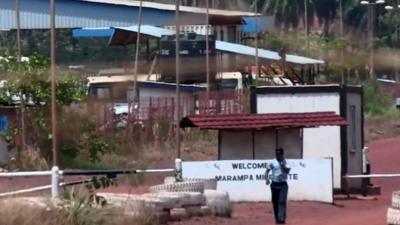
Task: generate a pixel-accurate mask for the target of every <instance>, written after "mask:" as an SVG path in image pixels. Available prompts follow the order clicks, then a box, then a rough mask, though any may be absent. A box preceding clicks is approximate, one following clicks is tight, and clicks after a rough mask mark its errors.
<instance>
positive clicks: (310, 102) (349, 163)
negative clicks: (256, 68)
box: [251, 85, 367, 193]
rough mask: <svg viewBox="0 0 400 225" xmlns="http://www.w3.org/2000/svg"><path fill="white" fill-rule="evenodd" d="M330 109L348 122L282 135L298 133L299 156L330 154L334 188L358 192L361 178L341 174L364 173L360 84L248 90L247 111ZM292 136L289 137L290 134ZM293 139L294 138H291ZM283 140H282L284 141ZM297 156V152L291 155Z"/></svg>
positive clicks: (295, 111) (261, 112)
mask: <svg viewBox="0 0 400 225" xmlns="http://www.w3.org/2000/svg"><path fill="white" fill-rule="evenodd" d="M320 111H333V112H335V113H336V114H338V115H340V116H341V117H343V118H345V119H346V120H347V122H348V126H340V127H339V126H329V127H327V126H320V127H315V128H304V129H303V130H302V131H301V132H300V134H299V131H293V130H292V131H290V132H288V131H285V134H283V136H284V137H282V138H285V137H294V136H298V135H301V137H302V138H301V140H302V144H300V146H301V148H302V151H301V152H302V154H301V157H302V158H324V157H331V158H333V164H334V167H333V176H334V188H335V191H337V192H341V191H345V192H347V193H349V192H352V193H360V192H362V191H364V190H365V188H366V187H364V186H365V184H363V182H362V180H361V179H352V180H345V179H342V177H343V176H344V175H348V174H350V175H351V174H363V173H366V172H367V171H365V170H364V169H365V166H364V167H363V165H364V164H365V163H366V162H364V161H363V149H364V110H363V88H362V86H347V85H344V86H339V85H312V86H292V87H287V86H280V87H259V88H253V89H252V91H251V112H252V113H256V114H263V113H312V112H320ZM291 139H293V138H291ZM293 140H294V139H293ZM285 142H286V141H285ZM291 156H292V157H299V155H291Z"/></svg>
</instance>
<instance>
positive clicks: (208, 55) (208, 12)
mask: <svg viewBox="0 0 400 225" xmlns="http://www.w3.org/2000/svg"><path fill="white" fill-rule="evenodd" d="M206 8H207V15H206V75H207V101H208V100H209V98H210V85H211V84H210V53H209V51H210V46H209V43H208V39H209V37H208V32H209V29H208V26H209V24H210V7H209V0H206Z"/></svg>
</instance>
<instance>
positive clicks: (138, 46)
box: [128, 0, 143, 111]
mask: <svg viewBox="0 0 400 225" xmlns="http://www.w3.org/2000/svg"><path fill="white" fill-rule="evenodd" d="M142 6H143V0H140V5H139V15H138V19H137V26H138V32H137V34H136V46H135V47H136V51H135V68H134V69H133V70H134V72H133V75H134V82H133V92H134V93H133V102H134V104H135V103H136V100H138V99H137V98H136V97H137V96H136V93H137V90H136V89H137V73H138V61H139V52H140V30H141V26H142V13H143V12H142ZM128 111H130V110H128Z"/></svg>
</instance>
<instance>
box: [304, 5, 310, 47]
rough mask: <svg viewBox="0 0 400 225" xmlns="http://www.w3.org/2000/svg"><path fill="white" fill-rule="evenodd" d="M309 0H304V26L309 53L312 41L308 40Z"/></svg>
mask: <svg viewBox="0 0 400 225" xmlns="http://www.w3.org/2000/svg"><path fill="white" fill-rule="evenodd" d="M307 1H308V0H304V28H305V33H306V46H307V54H309V50H310V42H309V40H308V30H309V29H308V4H307Z"/></svg>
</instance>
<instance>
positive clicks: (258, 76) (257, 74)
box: [250, 0, 260, 86]
mask: <svg viewBox="0 0 400 225" xmlns="http://www.w3.org/2000/svg"><path fill="white" fill-rule="evenodd" d="M257 13H258V1H257V0H254V14H255V18H256V30H255V35H256V36H255V46H256V57H255V60H256V86H257V85H258V79H259V78H260V65H259V60H258V19H259V18H258V15H257ZM252 73H253V71H252V69H251V67H250V76H252Z"/></svg>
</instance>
